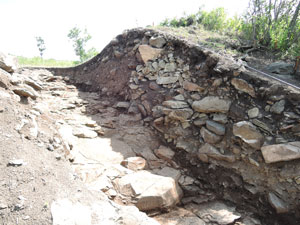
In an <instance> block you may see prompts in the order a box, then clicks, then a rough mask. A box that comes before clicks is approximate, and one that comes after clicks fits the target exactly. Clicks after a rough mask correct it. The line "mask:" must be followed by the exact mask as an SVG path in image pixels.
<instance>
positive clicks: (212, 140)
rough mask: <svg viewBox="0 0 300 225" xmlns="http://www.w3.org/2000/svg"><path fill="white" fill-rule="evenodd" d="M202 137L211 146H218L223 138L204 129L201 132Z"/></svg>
mask: <svg viewBox="0 0 300 225" xmlns="http://www.w3.org/2000/svg"><path fill="white" fill-rule="evenodd" d="M200 133H201V136H202V138H203V139H204V141H205V142H207V143H209V144H216V143H218V142H220V141H221V140H222V137H221V136H219V135H216V134H214V133H212V132H210V131H209V130H207V129H205V128H204V127H202V128H201V130H200Z"/></svg>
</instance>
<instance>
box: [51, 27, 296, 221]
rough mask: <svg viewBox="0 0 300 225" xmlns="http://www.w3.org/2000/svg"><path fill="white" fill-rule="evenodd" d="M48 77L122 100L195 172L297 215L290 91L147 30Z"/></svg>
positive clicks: (125, 36)
mask: <svg viewBox="0 0 300 225" xmlns="http://www.w3.org/2000/svg"><path fill="white" fill-rule="evenodd" d="M141 46H142V47H141ZM51 70H52V71H53V72H55V73H56V74H57V75H68V76H69V78H70V81H71V82H73V83H76V84H77V85H79V86H80V87H81V88H82V89H84V90H89V91H98V92H100V93H101V94H104V95H114V96H118V97H119V98H120V99H122V100H127V101H128V102H130V107H129V109H128V113H134V112H136V110H134V109H137V111H139V112H140V113H141V114H142V116H143V120H144V123H145V124H146V125H149V126H151V127H153V129H155V130H156V131H157V133H158V135H160V136H161V137H162V139H163V141H165V142H166V143H169V146H171V147H172V148H173V149H176V150H177V152H181V155H184V156H185V157H186V159H189V160H190V164H191V165H193V166H194V167H195V168H202V167H203V165H207V168H208V167H209V165H214V166H217V167H220V168H225V169H224V171H227V169H230V171H232V173H234V174H235V175H233V176H232V177H231V178H230V179H231V182H233V183H235V184H236V185H240V186H243V188H245V189H246V190H248V191H249V192H251V193H252V194H254V195H255V194H256V193H261V194H263V195H265V194H266V193H269V195H270V193H271V194H275V195H276V196H277V197H278V198H279V200H280V201H282V202H281V203H282V204H283V205H284V207H285V208H286V209H289V210H290V212H293V213H295V214H298V215H299V199H300V160H299V158H300V144H299V143H300V123H299V122H300V104H299V99H300V93H299V92H297V91H296V90H293V89H292V88H289V87H283V86H281V85H280V84H278V83H274V82H273V81H270V80H268V79H266V78H263V77H261V76H259V75H257V74H254V73H251V72H250V71H247V70H246V69H245V68H244V67H243V66H242V64H241V63H239V62H236V61H235V60H233V59H232V58H230V57H227V58H226V57H224V56H220V55H217V54H215V53H213V52H210V51H209V50H205V49H202V48H200V47H199V46H195V45H193V44H191V43H188V42H185V41H182V40H179V39H177V38H175V37H172V36H169V35H166V34H162V33H158V32H156V31H153V30H139V29H136V30H131V31H126V32H124V33H123V34H122V35H119V36H117V37H116V39H114V40H113V41H112V42H111V43H110V44H109V45H107V47H106V48H105V49H104V50H103V51H102V52H101V53H100V54H99V55H98V56H96V57H95V58H93V59H91V60H90V61H88V62H86V63H84V64H82V65H79V66H77V67H74V68H64V69H63V68H54V69H51ZM227 174H228V173H227ZM234 176H235V177H239V178H242V180H243V182H242V183H240V182H235V181H236V179H234V178H233V177H234ZM202 179H204V180H205V178H202ZM224 185H225V184H224ZM254 189H255V191H253V190H254ZM269 202H270V204H271V205H272V206H274V205H275V206H274V208H276V204H275V203H274V202H272V200H270V198H269ZM281 206H282V205H281ZM284 207H283V208H284ZM297 207H298V209H297ZM297 210H298V211H297ZM283 211H284V210H283ZM285 212H286V211H285Z"/></svg>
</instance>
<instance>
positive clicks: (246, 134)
mask: <svg viewBox="0 0 300 225" xmlns="http://www.w3.org/2000/svg"><path fill="white" fill-rule="evenodd" d="M233 134H234V135H235V136H237V137H240V138H241V139H242V140H243V141H244V142H246V143H247V144H248V145H250V146H251V147H253V148H255V149H260V147H261V146H262V145H263V143H264V136H263V135H262V134H261V133H260V132H259V131H258V130H257V129H256V127H255V126H254V125H253V124H252V123H250V122H247V121H241V122H238V123H235V124H234V125H233Z"/></svg>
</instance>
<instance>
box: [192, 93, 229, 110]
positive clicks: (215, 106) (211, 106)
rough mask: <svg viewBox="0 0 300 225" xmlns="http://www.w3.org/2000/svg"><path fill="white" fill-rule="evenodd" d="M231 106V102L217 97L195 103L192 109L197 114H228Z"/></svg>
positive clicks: (206, 98) (209, 97) (208, 97)
mask: <svg viewBox="0 0 300 225" xmlns="http://www.w3.org/2000/svg"><path fill="white" fill-rule="evenodd" d="M230 105H231V101H230V100H225V99H220V98H219V97H215V96H207V97H205V98H203V99H201V100H200V101H194V102H193V104H192V107H193V109H194V110H196V111H197V112H203V113H213V112H222V113H227V112H228V111H229V108H230Z"/></svg>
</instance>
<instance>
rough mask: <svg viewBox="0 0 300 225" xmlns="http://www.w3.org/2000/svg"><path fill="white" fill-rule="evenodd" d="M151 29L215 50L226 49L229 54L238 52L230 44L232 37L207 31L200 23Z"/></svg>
mask: <svg viewBox="0 0 300 225" xmlns="http://www.w3.org/2000/svg"><path fill="white" fill-rule="evenodd" d="M152 29H156V30H160V31H163V32H167V33H170V34H173V35H175V36H178V37H181V38H183V39H185V40H187V41H190V42H193V43H195V44H200V45H201V46H204V47H207V48H210V49H213V50H214V51H216V52H219V51H224V50H226V51H227V52H228V53H231V54H238V52H237V51H236V49H233V48H232V47H231V46H230V45H231V43H232V42H233V41H234V38H232V37H229V36H228V35H225V34H222V33H220V32H214V31H208V30H205V29H204V28H203V26H201V25H195V26H193V27H176V28H174V27H164V26H156V27H152Z"/></svg>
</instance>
